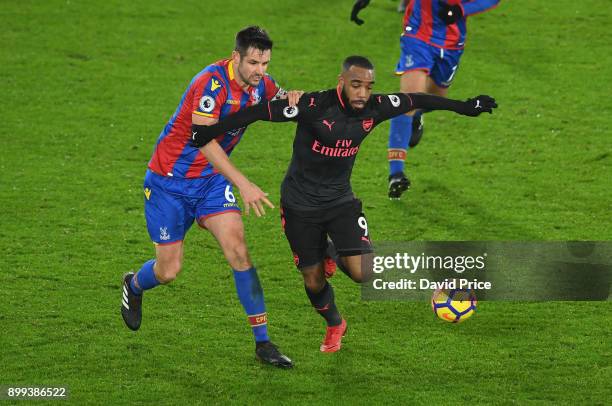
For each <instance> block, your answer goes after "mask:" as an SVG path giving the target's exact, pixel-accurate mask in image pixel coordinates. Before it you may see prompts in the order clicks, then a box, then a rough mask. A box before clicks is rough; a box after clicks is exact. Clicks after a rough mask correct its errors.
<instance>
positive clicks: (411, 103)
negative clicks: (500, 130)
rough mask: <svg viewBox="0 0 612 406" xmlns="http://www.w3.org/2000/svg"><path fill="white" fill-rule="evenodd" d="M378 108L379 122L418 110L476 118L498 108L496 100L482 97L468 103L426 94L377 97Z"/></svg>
mask: <svg viewBox="0 0 612 406" xmlns="http://www.w3.org/2000/svg"><path fill="white" fill-rule="evenodd" d="M374 98H375V99H374V100H375V101H376V102H377V104H376V108H377V110H378V112H379V120H380V121H384V120H388V119H390V118H392V117H395V116H399V115H400V114H405V113H408V112H409V111H412V110H416V109H425V110H448V111H454V112H455V113H457V114H462V115H464V116H472V117H476V116H478V115H480V114H482V113H492V112H493V109H494V108H497V103H496V102H495V99H494V98H492V97H490V96H486V95H481V96H478V97H473V98H471V99H467V100H466V101H460V100H453V99H447V98H445V97H440V96H435V95H433V94H425V93H395V94H389V95H375V96H374Z"/></svg>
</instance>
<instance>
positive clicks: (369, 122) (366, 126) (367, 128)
mask: <svg viewBox="0 0 612 406" xmlns="http://www.w3.org/2000/svg"><path fill="white" fill-rule="evenodd" d="M373 125H374V119H373V118H366V119H365V120H363V121H362V122H361V126H362V127H363V131H365V132H369V131H370V130H371V129H372V126H373Z"/></svg>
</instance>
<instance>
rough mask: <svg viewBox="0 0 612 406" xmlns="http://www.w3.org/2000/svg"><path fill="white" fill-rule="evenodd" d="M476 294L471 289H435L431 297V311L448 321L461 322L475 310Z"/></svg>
mask: <svg viewBox="0 0 612 406" xmlns="http://www.w3.org/2000/svg"><path fill="white" fill-rule="evenodd" d="M476 303H477V300H476V295H475V294H474V291H473V290H472V289H451V290H448V289H436V290H435V291H434V293H433V296H432V297H431V308H432V310H433V312H434V313H435V314H436V316H438V317H439V318H441V319H442V320H444V321H447V322H449V323H461V322H462V321H464V320H467V319H469V318H470V317H471V316H472V315H473V314H474V312H475V311H476Z"/></svg>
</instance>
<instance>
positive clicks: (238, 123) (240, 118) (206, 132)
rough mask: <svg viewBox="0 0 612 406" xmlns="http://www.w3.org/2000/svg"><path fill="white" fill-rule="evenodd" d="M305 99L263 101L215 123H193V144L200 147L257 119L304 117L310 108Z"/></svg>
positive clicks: (277, 120) (277, 119) (286, 119)
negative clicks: (202, 124) (206, 124)
mask: <svg viewBox="0 0 612 406" xmlns="http://www.w3.org/2000/svg"><path fill="white" fill-rule="evenodd" d="M304 100H306V97H301V98H300V99H299V102H298V103H297V105H295V101H294V102H290V100H289V99H284V100H273V101H269V102H263V103H260V104H257V105H255V106H251V107H249V108H247V109H244V110H240V111H239V112H237V113H234V114H232V115H230V116H228V117H226V118H224V119H223V120H221V121H219V122H218V123H216V124H214V125H210V126H201V125H193V126H192V127H191V145H193V146H194V147H197V148H200V147H202V146H204V145H206V144H207V143H209V142H210V141H211V140H213V139H214V138H216V137H217V136H219V135H221V134H223V133H225V132H227V131H231V130H235V129H238V128H242V127H246V126H247V125H249V124H253V123H254V122H256V121H274V122H283V121H291V120H297V119H298V118H300V117H303V116H304V115H305V114H306V111H307V110H308V109H307V106H306V104H305V102H304ZM292 104H293V106H292Z"/></svg>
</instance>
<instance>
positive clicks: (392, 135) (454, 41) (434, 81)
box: [351, 0, 499, 199]
mask: <svg viewBox="0 0 612 406" xmlns="http://www.w3.org/2000/svg"><path fill="white" fill-rule="evenodd" d="M369 3H370V1H369V0H357V1H356V2H355V4H354V5H353V10H352V12H351V20H353V21H355V22H356V23H357V24H358V25H361V24H363V20H361V19H360V18H359V17H358V15H359V11H360V10H361V9H363V8H365V7H367V5H368V4H369ZM498 3H499V0H447V1H436V0H410V2H409V3H408V6H407V7H406V11H405V14H404V30H403V33H402V36H401V39H400V44H401V52H400V60H399V62H398V63H397V67H396V68H395V73H396V75H399V76H401V78H400V90H401V91H402V92H405V93H414V92H427V93H432V94H436V95H438V96H442V97H446V95H447V93H448V87H449V86H450V85H451V83H452V81H453V78H454V77H455V73H456V72H457V69H458V67H459V60H460V58H461V55H462V54H463V48H464V46H465V41H466V35H467V17H468V16H472V15H474V14H478V13H481V12H483V11H486V10H489V9H491V8H493V7H495V6H496V5H497V4H498ZM422 113H423V110H415V111H411V112H409V113H407V114H403V115H400V116H397V117H395V118H394V119H393V120H391V129H390V131H389V150H388V160H389V198H391V199H399V198H400V196H401V195H402V193H403V192H404V191H405V190H406V189H408V188H409V187H410V180H409V179H408V178H407V177H406V175H405V173H404V162H405V160H406V152H407V151H408V148H409V147H414V146H416V145H417V144H418V143H419V141H420V139H421V136H422V134H423V119H422Z"/></svg>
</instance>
